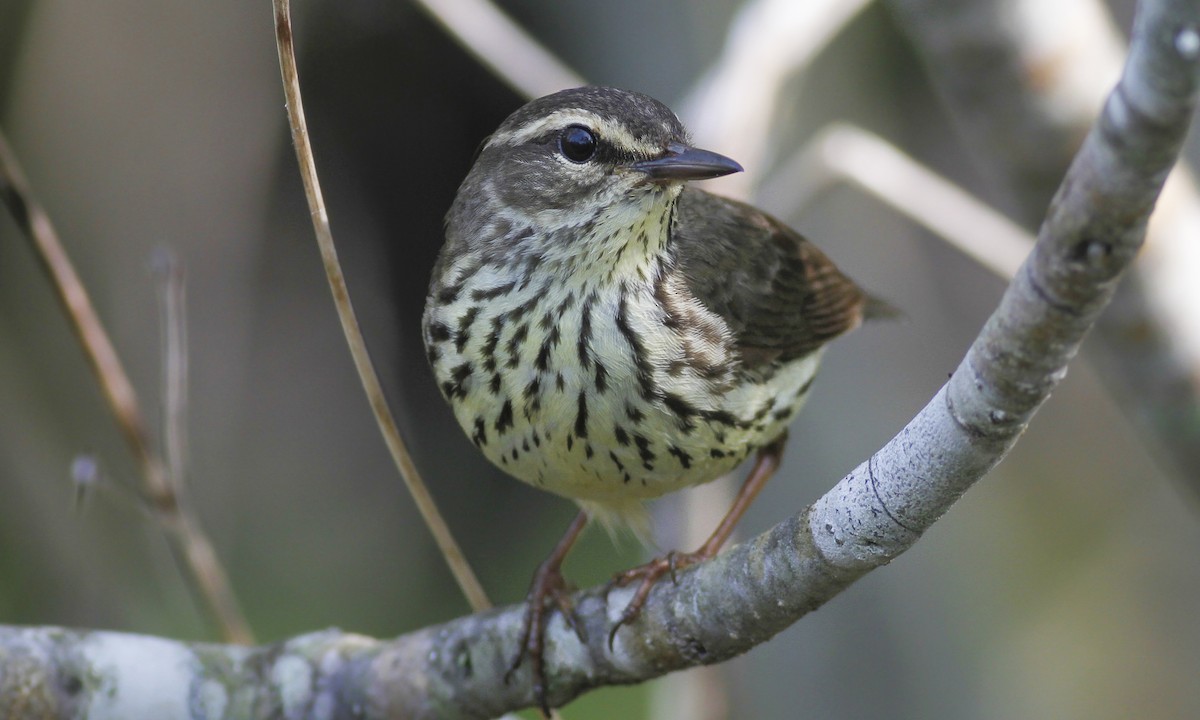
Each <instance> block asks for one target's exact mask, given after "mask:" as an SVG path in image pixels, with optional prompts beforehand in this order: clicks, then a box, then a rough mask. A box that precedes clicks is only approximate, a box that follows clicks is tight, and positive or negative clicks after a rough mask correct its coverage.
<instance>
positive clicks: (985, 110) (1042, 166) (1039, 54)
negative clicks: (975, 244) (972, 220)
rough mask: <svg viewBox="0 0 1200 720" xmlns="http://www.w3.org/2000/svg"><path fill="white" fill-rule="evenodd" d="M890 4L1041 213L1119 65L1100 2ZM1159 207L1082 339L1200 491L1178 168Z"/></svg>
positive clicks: (1198, 361) (988, 160)
mask: <svg viewBox="0 0 1200 720" xmlns="http://www.w3.org/2000/svg"><path fill="white" fill-rule="evenodd" d="M888 5H889V7H890V8H891V9H892V11H893V12H894V13H895V15H896V16H897V17H898V18H899V19H900V20H901V24H902V25H903V27H904V28H905V29H906V30H907V31H908V33H909V35H910V36H911V37H912V39H913V42H914V44H915V45H916V47H917V49H918V50H919V51H920V52H921V53H922V54H923V55H924V57H925V58H926V61H927V62H926V65H927V67H928V71H929V73H930V76H931V78H932V79H933V81H934V84H935V86H936V87H937V89H938V91H939V94H940V96H941V98H942V100H943V102H944V104H945V105H946V107H947V108H948V109H949V110H950V111H951V115H952V117H954V118H955V119H956V120H957V123H956V124H957V126H958V128H959V131H960V132H961V133H962V134H963V136H964V137H965V139H966V141H967V142H965V143H964V147H966V148H968V149H969V150H970V151H971V152H974V153H976V155H977V157H978V160H979V163H978V165H979V167H980V168H981V170H983V171H985V172H990V173H993V174H994V175H995V176H996V177H998V178H999V179H1001V180H1002V181H1003V182H1004V184H1005V186H1006V187H1007V189H1008V191H1009V196H1010V197H1009V203H1010V205H1011V207H1010V208H1009V209H1010V210H1011V211H1012V212H1014V213H1015V214H1016V215H1017V216H1019V217H1020V218H1021V219H1022V220H1023V221H1024V222H1031V221H1032V220H1033V219H1035V218H1037V217H1038V216H1040V214H1041V212H1042V209H1043V208H1044V207H1045V206H1046V203H1047V202H1048V200H1049V198H1050V193H1051V192H1052V191H1053V189H1054V185H1055V183H1056V182H1057V178H1058V177H1059V176H1060V175H1061V172H1062V169H1063V168H1065V167H1066V166H1067V163H1068V162H1069V161H1070V158H1071V154H1072V153H1073V151H1074V149H1075V147H1076V146H1077V145H1078V143H1079V141H1080V139H1081V138H1082V137H1083V136H1084V133H1085V132H1086V131H1087V128H1088V127H1089V125H1090V123H1091V118H1092V115H1093V114H1094V112H1095V108H1097V107H1099V106H1100V103H1101V102H1102V101H1103V97H1104V93H1105V90H1106V88H1107V87H1108V84H1109V82H1110V81H1111V78H1113V77H1115V76H1116V74H1117V72H1118V71H1119V68H1120V58H1121V55H1122V49H1123V43H1122V41H1121V38H1120V36H1119V34H1118V32H1117V30H1116V29H1115V27H1114V26H1113V23H1112V20H1111V18H1110V17H1109V15H1108V11H1107V9H1106V8H1105V7H1104V6H1103V4H1102V3H1100V2H1099V1H1098V0H1062V1H1060V2H1054V3H1045V2H1038V0H1016V1H1011V0H980V1H979V2H972V3H970V4H969V5H962V4H959V3H950V2H945V1H944V0H889V3H888ZM1185 49H1187V48H1181V51H1183V50H1185ZM1162 205H1163V212H1161V213H1160V214H1159V215H1158V216H1157V217H1156V219H1155V222H1154V223H1152V225H1151V231H1150V235H1149V237H1148V240H1147V243H1146V249H1145V251H1144V253H1143V256H1144V257H1143V260H1142V261H1141V262H1139V263H1138V265H1137V266H1136V267H1135V272H1134V273H1133V274H1132V275H1131V276H1130V277H1129V278H1128V279H1127V281H1126V282H1125V283H1124V284H1123V285H1122V288H1121V291H1120V292H1119V293H1118V294H1117V296H1116V298H1115V299H1114V300H1113V303H1112V307H1111V308H1110V310H1109V311H1108V312H1107V313H1106V314H1105V315H1104V316H1103V317H1102V318H1101V319H1100V321H1099V322H1098V323H1097V326H1096V334H1095V341H1094V342H1092V343H1090V344H1089V348H1090V353H1091V355H1092V357H1093V358H1094V359H1095V361H1096V363H1097V366H1098V368H1099V369H1100V370H1101V372H1102V374H1103V377H1104V379H1105V385H1106V386H1107V387H1109V388H1110V389H1111V390H1112V391H1113V393H1114V396H1115V397H1116V398H1117V400H1118V401H1119V402H1120V404H1121V406H1122V408H1123V409H1124V411H1125V413H1126V414H1127V415H1128V416H1129V417H1131V418H1133V419H1134V420H1135V421H1136V422H1137V425H1138V426H1139V427H1140V428H1141V429H1142V430H1143V432H1144V435H1145V436H1146V437H1147V438H1148V441H1149V443H1150V445H1151V446H1153V447H1154V448H1155V450H1156V452H1155V453H1154V454H1155V455H1156V456H1157V457H1161V458H1165V459H1166V462H1167V464H1168V465H1170V466H1173V467H1174V469H1175V470H1176V471H1177V474H1178V475H1179V476H1180V477H1181V478H1182V479H1184V480H1185V481H1187V482H1189V483H1190V485H1191V487H1192V488H1193V490H1195V491H1197V492H1200V471H1198V470H1197V468H1200V310H1198V308H1200V283H1198V282H1196V278H1197V277H1200V249H1198V248H1197V244H1196V242H1195V239H1196V237H1197V233H1198V232H1200V193H1198V192H1197V191H1196V182H1195V180H1194V178H1193V176H1192V175H1191V173H1189V172H1187V171H1186V169H1183V168H1181V169H1180V171H1179V172H1177V173H1175V176H1174V177H1173V179H1172V181H1171V182H1170V183H1168V187H1167V189H1166V190H1165V191H1164V195H1163V203H1162Z"/></svg>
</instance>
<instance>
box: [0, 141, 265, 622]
mask: <svg viewBox="0 0 1200 720" xmlns="http://www.w3.org/2000/svg"><path fill="white" fill-rule="evenodd" d="M0 196H3V198H4V201H5V203H6V204H7V205H8V207H9V210H10V212H11V213H12V215H13V218H14V219H15V220H16V221H17V225H18V226H19V227H20V229H21V231H22V232H24V233H25V235H26V237H28V238H29V241H30V243H31V244H32V245H33V248H34V252H35V253H36V254H37V257H38V259H39V260H40V261H41V263H42V266H43V267H44V268H45V270H46V275H47V276H48V277H49V279H50V282H51V284H52V285H53V287H54V291H55V293H56V294H57V296H58V299H59V301H60V302H61V303H62V306H63V309H64V310H65V312H66V314H67V318H68V320H69V321H70V323H71V328H72V330H74V332H75V336H76V337H77V338H78V339H79V342H80V345H81V346H82V347H83V352H84V355H86V356H87V359H88V362H89V363H90V364H91V366H92V370H93V371H94V372H95V373H96V379H97V381H98V382H99V383H100V388H101V391H102V392H103V393H104V397H105V399H106V400H107V401H108V406H109V410H110V411H111V412H112V414H113V418H114V419H115V420H116V423H117V426H118V427H119V428H120V429H121V434H122V435H123V436H124V437H125V441H126V443H127V444H128V445H129V448H130V450H131V451H132V452H133V455H134V458H135V459H136V460H137V463H138V465H139V466H140V469H141V473H140V475H139V477H140V478H141V496H142V498H143V499H144V501H145V502H146V504H147V506H148V507H149V508H150V510H151V513H152V515H153V516H154V518H155V519H156V520H157V521H158V523H159V524H160V525H161V526H162V528H163V530H164V532H165V534H166V536H167V539H168V541H169V544H170V546H171V551H172V553H173V554H174V556H175V558H176V560H177V561H178V562H179V564H180V567H181V568H182V570H183V574H184V576H185V578H186V579H187V581H188V583H189V585H190V586H191V587H192V588H193V589H194V590H195V591H196V593H197V595H198V596H199V599H200V605H202V606H203V607H205V608H206V609H207V611H208V612H209V614H210V615H211V616H212V618H213V620H214V621H215V622H216V624H217V626H218V627H219V628H220V630H221V635H222V637H224V638H225V639H226V640H227V641H229V642H233V643H250V642H253V641H254V636H253V634H252V633H251V631H250V626H249V624H248V623H247V622H246V618H245V617H244V616H243V615H242V612H241V610H240V608H239V607H238V604H237V598H236V597H235V596H234V594H233V589H232V587H231V586H230V584H229V576H228V575H227V573H226V572H225V568H224V567H223V566H222V565H221V562H220V560H219V559H218V558H217V554H216V552H215V551H214V550H213V546H212V543H211V542H210V541H209V539H208V535H207V534H206V533H205V532H204V529H203V526H202V525H201V524H200V521H199V519H198V518H197V517H196V516H195V514H194V513H193V512H192V511H191V508H190V506H189V505H188V504H187V502H186V501H185V497H184V494H183V492H182V487H181V486H180V485H178V484H176V483H174V482H172V481H171V480H170V479H169V477H168V474H167V472H166V469H165V468H164V465H163V462H162V459H161V458H160V457H159V456H158V454H157V453H156V452H155V451H154V449H153V448H152V447H151V444H150V441H149V439H148V437H147V435H146V427H145V424H144V422H143V420H142V412H141V407H140V405H139V404H138V399H137V393H136V392H135V391H134V389H133V384H132V383H131V382H130V381H129V376H128V374H126V372H125V368H124V366H123V365H122V364H121V360H120V358H119V357H118V356H117V351H116V349H115V348H114V347H113V344H112V341H111V340H110V339H109V337H108V333H107V332H106V331H105V329H104V325H103V324H102V323H101V322H100V317H99V316H98V315H97V314H96V310H95V308H94V307H93V306H92V301H91V299H90V298H89V297H88V293H87V289H86V288H85V287H84V285H83V282H82V281H81V280H80V279H79V274H78V273H76V272H75V267H74V265H72V263H71V259H70V257H69V256H68V255H67V251H66V248H64V247H63V244H62V242H61V241H60V240H59V238H58V233H57V231H55V229H54V225H53V224H52V223H51V222H50V217H49V216H48V215H47V214H46V211H45V210H44V209H43V208H42V206H41V204H40V203H39V202H38V201H37V198H36V197H35V196H34V194H33V191H32V189H31V188H30V187H29V183H28V181H27V180H26V179H25V174H24V173H23V172H22V171H21V167H20V165H19V164H18V162H17V158H16V155H15V154H14V153H13V151H12V148H10V147H9V145H8V141H7V139H5V137H4V136H3V135H2V134H0Z"/></svg>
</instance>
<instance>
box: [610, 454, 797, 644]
mask: <svg viewBox="0 0 1200 720" xmlns="http://www.w3.org/2000/svg"><path fill="white" fill-rule="evenodd" d="M786 441H787V433H786V432H785V433H784V434H782V435H780V436H779V437H777V438H775V439H774V440H773V441H771V443H770V444H768V445H764V446H763V447H761V448H759V450H758V455H757V456H756V457H755V459H754V466H753V467H752V468H750V473H749V474H748V475H747V476H746V480H745V482H743V483H742V488H741V490H738V494H737V497H735V498H734V499H733V505H731V506H730V508H729V512H727V513H725V517H724V518H722V519H721V523H720V524H719V525H717V529H716V530H714V531H713V533H712V535H710V536H709V537H708V540H707V541H705V543H704V544H703V545H701V546H700V549H698V550H696V551H695V552H689V553H681V552H671V553H668V554H667V555H666V556H664V557H660V558H655V559H654V560H651V561H650V562H648V563H646V564H645V565H640V566H638V567H635V568H631V569H629V570H626V571H625V572H623V573H619V574H618V575H617V576H616V577H614V578H613V580H612V582H611V584H610V586H619V587H624V586H625V585H629V584H630V583H632V582H634V581H635V580H640V584H639V585H638V589H637V592H635V593H634V594H633V597H632V598H630V600H629V604H628V605H626V606H625V610H624V612H622V613H621V618H620V619H619V620H617V622H616V623H615V624H614V625H613V627H612V630H610V631H609V633H608V644H609V647H610V648H611V647H612V643H613V639H614V638H616V636H617V630H619V629H621V626H622V625H625V624H628V623H631V622H633V621H634V620H636V619H637V616H638V615H640V614H641V612H642V606H643V605H645V604H646V598H647V597H649V596H650V590H651V589H652V588H653V587H654V584H655V583H656V582H658V581H659V579H661V578H662V576H663V575H667V574H670V575H671V579H672V580H674V579H675V572H676V571H677V570H682V569H683V568H686V567H688V566H689V565H695V564H696V563H698V562H701V561H704V560H708V559H709V558H712V557H713V556H715V555H716V554H717V553H718V552H719V551H720V550H721V546H723V545H724V544H725V541H726V540H728V539H729V536H730V535H732V534H733V528H734V527H736V526H737V523H738V521H739V520H741V519H742V515H745V514H746V509H747V508H749V507H750V503H752V502H754V498H755V497H757V496H758V493H759V491H760V490H762V489H763V487H765V486H766V484H767V481H768V480H770V479H771V476H772V475H774V474H775V471H776V470H778V469H779V462H780V460H781V459H782V458H783V446H784V443H785V442H786Z"/></svg>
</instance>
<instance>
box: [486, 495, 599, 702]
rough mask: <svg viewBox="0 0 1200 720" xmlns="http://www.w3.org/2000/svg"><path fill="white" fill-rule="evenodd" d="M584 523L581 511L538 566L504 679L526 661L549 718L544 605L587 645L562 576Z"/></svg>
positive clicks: (584, 514) (535, 691)
mask: <svg viewBox="0 0 1200 720" xmlns="http://www.w3.org/2000/svg"><path fill="white" fill-rule="evenodd" d="M587 521H588V517H587V513H585V512H583V511H582V510H581V511H580V512H579V514H578V515H576V516H575V519H574V520H572V521H571V525H570V526H569V527H568V528H567V532H566V533H564V534H563V536H562V539H561V540H559V541H558V544H557V545H555V546H554V550H553V551H551V553H550V556H549V557H547V558H546V559H545V561H543V562H542V564H541V565H539V566H538V569H537V572H535V573H534V574H533V582H532V583H531V584H530V586H529V594H528V595H526V596H525V618H524V620H523V621H522V624H521V641H520V645H519V647H518V648H517V654H516V656H515V657H514V658H513V660H512V662H511V663H510V664H509V666H508V672H507V673H506V674H505V676H504V680H505V682H508V680H509V679H510V678H511V677H512V674H513V673H514V672H515V671H516V669H517V668H518V667H519V666H520V665H521V661H522V660H524V659H525V658H526V657H528V658H529V664H530V671H531V672H532V674H533V694H534V697H535V698H537V702H538V705H540V706H541V708H542V713H543V714H544V715H545V716H546V717H550V706H549V704H548V703H547V702H546V668H545V664H544V659H543V651H544V650H545V647H546V625H547V624H548V623H549V622H550V614H551V613H550V611H549V608H548V607H547V604H548V603H547V601H551V600H552V601H553V602H554V604H555V605H556V606H557V607H558V609H559V611H560V612H562V615H563V620H564V621H565V622H566V623H567V625H568V626H569V627H570V628H571V629H572V630H574V631H575V634H576V635H578V636H579V640H580V642H586V640H585V639H584V637H583V628H582V626H580V625H578V624H577V623H576V622H575V614H574V608H573V607H571V599H570V597H569V592H570V588H568V587H567V583H566V581H565V580H564V579H563V576H562V564H563V560H565V559H566V557H567V553H569V552H570V551H571V547H572V546H573V545H574V544H575V541H576V540H577V539H579V534H580V533H582V532H583V528H584V527H585V526H586V525H587Z"/></svg>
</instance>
